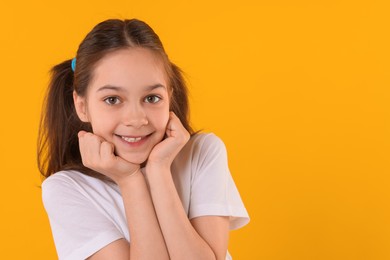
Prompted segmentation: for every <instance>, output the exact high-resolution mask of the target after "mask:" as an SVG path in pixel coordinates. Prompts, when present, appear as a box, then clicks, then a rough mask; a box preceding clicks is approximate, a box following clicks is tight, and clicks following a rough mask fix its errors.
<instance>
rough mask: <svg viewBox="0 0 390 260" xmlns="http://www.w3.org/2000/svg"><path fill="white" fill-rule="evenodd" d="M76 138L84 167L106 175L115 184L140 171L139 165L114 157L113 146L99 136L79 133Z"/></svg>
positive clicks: (83, 132)
mask: <svg viewBox="0 0 390 260" xmlns="http://www.w3.org/2000/svg"><path fill="white" fill-rule="evenodd" d="M78 137H79V147H80V154H81V159H82V162H83V164H84V166H86V167H88V168H90V169H92V170H95V171H97V172H100V173H102V174H104V175H106V176H107V177H109V178H111V179H112V180H113V181H114V182H116V183H117V184H119V182H121V181H122V180H124V179H125V178H126V177H128V176H131V175H132V174H133V173H136V172H137V171H139V170H140V166H139V165H136V164H133V163H130V162H128V161H126V160H124V159H122V158H121V157H119V156H116V155H115V154H114V145H113V144H112V143H109V142H107V141H105V140H104V139H103V138H101V137H100V136H97V135H95V134H93V133H89V132H85V131H80V132H79V133H78Z"/></svg>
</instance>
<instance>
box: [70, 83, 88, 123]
mask: <svg viewBox="0 0 390 260" xmlns="http://www.w3.org/2000/svg"><path fill="white" fill-rule="evenodd" d="M73 102H74V107H75V108H76V113H77V116H78V117H79V118H80V120H81V121H83V122H85V123H87V122H89V119H88V113H87V103H86V101H85V97H81V96H79V95H77V93H76V91H73Z"/></svg>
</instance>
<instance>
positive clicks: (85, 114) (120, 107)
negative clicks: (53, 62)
mask: <svg viewBox="0 0 390 260" xmlns="http://www.w3.org/2000/svg"><path fill="white" fill-rule="evenodd" d="M74 99H75V106H76V110H77V114H78V116H79V117H80V119H81V120H82V121H84V122H90V123H91V125H92V129H93V133H94V134H96V135H98V136H100V137H102V138H104V139H105V140H106V141H108V142H110V143H112V144H114V147H115V153H116V155H118V156H120V157H122V158H123V159H125V160H127V161H129V162H132V163H135V164H141V163H143V162H145V161H146V160H147V158H148V156H149V154H150V152H151V150H152V148H153V147H154V146H155V145H156V144H157V143H159V142H160V141H161V140H162V139H163V138H164V135H165V129H166V126H167V123H168V118H169V91H168V85H167V80H166V74H165V71H164V69H163V65H162V63H161V62H160V60H159V59H158V58H157V56H156V55H155V54H154V53H153V52H152V51H150V50H148V49H145V48H129V49H122V50H117V51H114V52H112V53H109V54H107V55H106V56H104V57H103V58H102V59H101V60H100V61H99V62H98V63H97V64H96V67H95V69H94V72H93V78H92V80H91V83H90V85H89V86H88V91H87V94H86V96H85V97H80V96H77V94H74Z"/></svg>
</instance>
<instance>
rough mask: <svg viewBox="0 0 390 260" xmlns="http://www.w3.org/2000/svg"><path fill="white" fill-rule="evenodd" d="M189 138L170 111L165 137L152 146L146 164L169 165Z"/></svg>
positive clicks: (178, 120)
mask: <svg viewBox="0 0 390 260" xmlns="http://www.w3.org/2000/svg"><path fill="white" fill-rule="evenodd" d="M189 139H190V134H189V133H188V131H187V130H186V129H185V128H184V126H183V125H182V123H181V122H180V119H179V118H178V117H177V116H176V115H175V113H173V112H170V114H169V121H168V124H167V129H166V138H165V139H164V140H162V141H161V142H160V143H158V144H157V145H155V146H154V148H153V150H152V151H151V153H150V155H149V158H148V161H147V164H146V166H147V167H148V166H150V165H158V166H159V167H161V166H162V167H170V166H171V164H172V161H173V159H175V157H176V155H177V154H178V153H179V152H180V150H181V149H182V148H183V147H184V145H185V144H186V143H187V142H188V140H189Z"/></svg>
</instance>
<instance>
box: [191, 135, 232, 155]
mask: <svg viewBox="0 0 390 260" xmlns="http://www.w3.org/2000/svg"><path fill="white" fill-rule="evenodd" d="M187 146H189V147H191V148H192V150H193V152H195V153H205V152H217V151H221V150H222V151H225V150H226V147H225V144H224V142H223V141H222V139H221V138H220V137H218V136H217V135H215V134H214V133H200V134H195V135H193V136H192V137H191V139H190V141H189V142H188V144H187Z"/></svg>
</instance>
